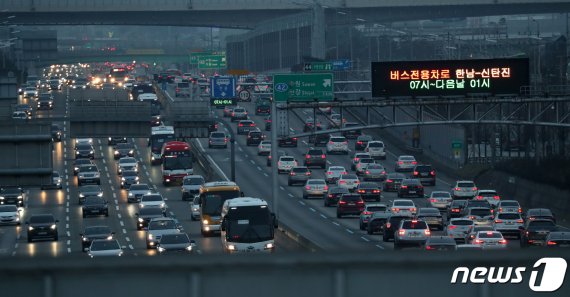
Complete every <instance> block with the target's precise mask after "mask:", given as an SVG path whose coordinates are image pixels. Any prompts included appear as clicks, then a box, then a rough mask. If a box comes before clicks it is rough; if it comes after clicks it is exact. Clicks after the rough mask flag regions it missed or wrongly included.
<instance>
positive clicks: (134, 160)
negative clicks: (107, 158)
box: [119, 158, 137, 164]
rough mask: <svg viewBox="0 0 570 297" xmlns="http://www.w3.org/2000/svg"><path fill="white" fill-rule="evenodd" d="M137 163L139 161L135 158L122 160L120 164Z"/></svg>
mask: <svg viewBox="0 0 570 297" xmlns="http://www.w3.org/2000/svg"><path fill="white" fill-rule="evenodd" d="M136 162H137V160H136V159H135V158H122V159H120V160H119V164H132V163H136Z"/></svg>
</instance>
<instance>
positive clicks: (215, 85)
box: [210, 76, 236, 98]
mask: <svg viewBox="0 0 570 297" xmlns="http://www.w3.org/2000/svg"><path fill="white" fill-rule="evenodd" d="M235 96H236V80H235V78H234V77H233V76H213V77H211V78H210V97H211V98H234V97H235Z"/></svg>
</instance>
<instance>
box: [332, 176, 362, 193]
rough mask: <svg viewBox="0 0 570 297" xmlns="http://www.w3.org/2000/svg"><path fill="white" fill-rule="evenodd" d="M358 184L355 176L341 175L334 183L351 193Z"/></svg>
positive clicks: (358, 181)
mask: <svg viewBox="0 0 570 297" xmlns="http://www.w3.org/2000/svg"><path fill="white" fill-rule="evenodd" d="M359 184H360V180H359V179H358V176H356V175H355V174H342V175H341V176H340V177H339V179H338V180H337V181H336V185H337V186H339V187H341V188H345V189H347V190H349V191H350V192H353V191H354V190H355V189H356V188H357V187H358V185H359Z"/></svg>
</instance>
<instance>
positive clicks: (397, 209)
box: [392, 208, 400, 212]
mask: <svg viewBox="0 0 570 297" xmlns="http://www.w3.org/2000/svg"><path fill="white" fill-rule="evenodd" d="M392 210H393V211H394V212H400V209H399V208H392Z"/></svg>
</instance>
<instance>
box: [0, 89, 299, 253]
mask: <svg viewBox="0 0 570 297" xmlns="http://www.w3.org/2000/svg"><path fill="white" fill-rule="evenodd" d="M53 93H54V96H55V102H54V109H53V110H51V111H39V112H37V113H36V112H35V111H34V113H35V114H34V117H37V118H46V117H59V118H61V117H64V116H66V115H68V113H69V102H70V100H103V99H107V100H128V99H127V98H128V97H127V93H126V91H124V90H122V89H116V90H110V89H108V90H95V89H88V90H72V89H69V88H64V89H63V90H62V91H56V92H53ZM19 101H20V103H29V104H32V106H33V103H34V102H29V101H28V99H27V98H19ZM56 123H57V124H59V125H60V126H61V127H63V134H64V137H63V140H62V141H61V142H56V143H54V150H53V166H54V170H56V171H58V172H59V173H60V174H62V177H63V189H61V190H41V189H39V188H31V189H28V190H27V198H26V200H27V201H26V203H25V208H24V211H23V213H22V217H23V219H22V221H25V219H26V218H28V217H29V216H30V215H32V214H42V213H51V214H53V215H54V216H55V217H56V218H57V219H58V220H59V223H58V232H59V241H57V242H51V241H36V242H33V243H28V242H27V234H26V226H25V225H24V224H22V225H21V226H0V255H12V256H29V257H33V256H40V255H42V256H54V257H59V256H65V255H68V254H81V253H82V252H81V242H80V239H81V238H80V236H79V234H80V233H82V230H83V228H84V227H85V226H93V225H106V226H109V227H110V228H111V229H112V230H113V231H114V232H115V236H116V238H117V239H118V240H119V242H120V244H121V245H122V247H123V250H124V251H125V255H154V254H156V250H147V249H146V244H145V232H144V231H137V229H136V226H135V222H136V216H135V214H136V213H137V210H138V206H137V204H133V203H131V204H129V203H127V191H126V190H123V189H120V177H119V176H118V175H117V172H116V167H115V166H116V165H115V163H116V161H115V160H114V158H113V150H112V146H108V145H107V139H94V145H93V146H94V149H95V159H94V163H95V164H96V165H97V167H98V168H99V170H100V172H101V187H102V189H103V193H104V195H103V197H104V198H105V199H106V200H107V201H108V202H109V217H104V216H101V217H87V218H82V215H81V206H80V205H79V204H78V187H77V181H76V177H75V176H74V175H73V160H74V157H75V156H74V150H73V149H74V142H73V140H72V139H70V137H69V133H68V131H69V123H68V122H56ZM149 129H150V126H149ZM130 141H132V142H134V144H135V148H136V152H135V158H137V160H138V161H139V164H140V168H141V169H142V170H141V171H140V173H139V177H140V179H141V183H147V184H149V185H152V187H154V189H155V190H156V191H158V192H159V193H161V194H162V195H163V197H165V199H166V200H167V201H166V203H167V205H168V214H169V215H170V216H172V217H175V218H176V219H178V220H179V222H180V223H181V224H182V226H183V228H184V231H185V232H187V233H188V234H189V236H190V238H191V239H194V240H196V243H197V247H198V253H221V252H222V246H221V241H220V238H219V237H210V238H202V237H201V236H200V235H199V234H200V225H199V222H192V221H191V219H190V206H189V202H187V201H182V200H181V193H180V186H171V187H164V186H163V185H162V180H161V178H162V176H161V172H160V167H159V166H151V165H150V164H149V148H148V147H147V139H130ZM194 172H195V174H203V172H202V170H201V168H198V166H196V167H195V168H194ZM276 233H277V234H276V245H277V246H279V249H278V250H277V252H278V253H281V252H288V251H300V250H303V248H301V247H300V246H299V245H298V244H297V243H296V242H294V241H293V240H291V239H290V238H288V237H286V236H285V235H284V234H283V233H281V232H276Z"/></svg>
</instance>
